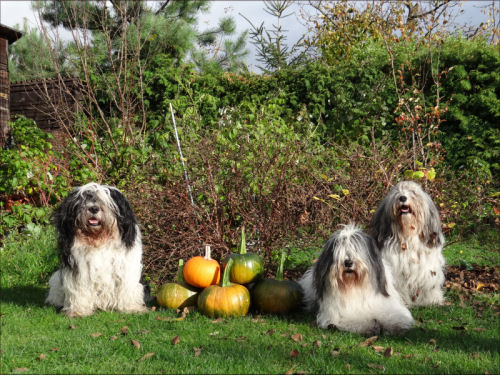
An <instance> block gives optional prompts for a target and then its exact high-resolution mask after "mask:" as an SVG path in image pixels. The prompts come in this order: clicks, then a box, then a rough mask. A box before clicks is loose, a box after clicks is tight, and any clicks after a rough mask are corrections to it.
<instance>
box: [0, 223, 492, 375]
mask: <svg viewBox="0 0 500 375" xmlns="http://www.w3.org/2000/svg"><path fill="white" fill-rule="evenodd" d="M497 240H498V238H497ZM488 243H489V244H490V245H486V246H484V245H483V246H481V245H480V243H479V242H478V240H477V239H472V240H469V241H467V242H456V243H454V244H453V245H450V246H448V247H447V248H446V249H445V256H446V258H447V260H448V262H450V263H451V264H455V265H459V264H460V263H464V264H465V263H466V264H475V263H478V264H481V265H486V266H491V265H495V266H498V265H499V258H498V241H497V242H493V244H492V243H491V242H488ZM53 246H54V243H53V233H51V231H50V230H49V231H43V232H42V233H41V234H39V235H31V236H26V235H24V236H17V237H15V238H9V239H8V241H7V243H6V244H5V245H4V246H3V247H2V248H1V250H0V266H1V268H0V269H1V271H2V274H1V287H2V289H1V295H0V296H1V304H0V314H1V317H0V324H1V341H0V355H1V365H0V373H50V374H55V373H188V374H194V373H200V374H206V373H238V374H244V373H252V374H254V373H281V374H283V373H310V374H314V373H322V374H323V373H398V374H399V373H440V374H441V373H453V374H456V373H464V374H465V373H467V374H469V373H498V372H499V371H500V367H499V363H500V353H499V350H500V332H499V317H500V316H499V294H498V292H494V291H486V292H485V291H467V290H462V289H460V288H458V289H457V288H455V289H450V290H449V291H448V292H447V299H448V302H447V304H446V305H445V306H441V307H428V308H418V309H414V310H412V313H413V316H414V317H415V319H416V321H417V324H416V326H415V327H414V328H413V329H412V330H411V331H410V332H408V333H407V334H406V335H405V336H401V337H388V336H380V337H378V339H377V340H376V341H375V342H373V343H372V344H370V345H367V346H364V347H360V344H361V343H362V342H363V341H365V339H366V338H365V337H362V336H360V335H357V334H350V333H344V332H339V331H334V330H320V329H318V328H317V327H315V325H314V324H312V322H313V321H314V318H313V317H312V316H308V315H305V314H296V315H291V316H288V317H287V318H282V317H275V316H259V315H252V314H251V315H249V316H247V317H244V318H235V319H222V320H213V319H210V318H207V317H205V316H202V315H200V314H199V313H198V312H196V311H191V312H189V313H188V314H185V316H182V315H180V314H178V313H177V312H175V311H173V310H163V309H156V310H155V311H149V312H147V313H145V314H142V315H126V314H120V313H110V312H99V313H96V314H94V315H93V316H90V317H87V318H80V319H70V318H67V317H65V316H64V315H62V314H58V313H56V312H55V310H54V309H53V308H52V307H47V306H45V305H44V304H43V301H44V298H45V295H46V293H47V284H46V280H47V279H48V276H50V272H51V270H50V269H49V268H53V267H55V264H56V260H55V258H54V248H53ZM460 251H462V253H460ZM492 272H498V270H493V271H492ZM384 353H386V354H385V355H384Z"/></svg>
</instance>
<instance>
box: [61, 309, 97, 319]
mask: <svg viewBox="0 0 500 375" xmlns="http://www.w3.org/2000/svg"><path fill="white" fill-rule="evenodd" d="M63 310H64V309H63ZM64 314H65V315H66V316H67V317H68V318H82V317H84V316H89V315H92V311H77V310H65V311H64Z"/></svg>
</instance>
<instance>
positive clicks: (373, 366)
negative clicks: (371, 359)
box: [366, 363, 385, 371]
mask: <svg viewBox="0 0 500 375" xmlns="http://www.w3.org/2000/svg"><path fill="white" fill-rule="evenodd" d="M366 366H368V367H369V368H376V369H379V370H382V371H385V367H384V366H382V365H377V364H376V363H368V364H367V365H366Z"/></svg>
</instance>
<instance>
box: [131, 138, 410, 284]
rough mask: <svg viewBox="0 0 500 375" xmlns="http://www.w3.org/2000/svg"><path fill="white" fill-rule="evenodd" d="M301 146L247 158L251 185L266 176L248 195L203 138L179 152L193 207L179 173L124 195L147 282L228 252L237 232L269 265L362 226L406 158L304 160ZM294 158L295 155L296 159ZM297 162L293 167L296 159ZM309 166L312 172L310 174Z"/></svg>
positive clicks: (333, 153)
mask: <svg viewBox="0 0 500 375" xmlns="http://www.w3.org/2000/svg"><path fill="white" fill-rule="evenodd" d="M303 146H304V145H303V144H301V142H300V141H299V142H295V144H293V145H288V147H287V148H286V150H285V149H283V150H281V151H282V152H281V154H280V157H279V158H278V157H276V158H267V157H265V153H264V151H262V150H261V151H262V152H263V153H262V154H260V155H257V157H256V158H255V160H256V161H255V163H256V165H255V168H254V179H255V180H256V181H265V179H261V177H262V176H272V181H270V182H269V181H268V180H267V181H268V182H269V186H268V188H267V189H264V187H263V189H262V190H261V191H263V192H265V193H263V194H261V195H256V196H254V197H252V194H250V193H249V192H250V191H251V190H250V189H249V180H248V178H247V177H245V175H244V173H242V172H241V171H238V170H237V169H232V170H228V169H227V165H226V163H225V161H224V160H223V158H222V157H221V155H226V157H228V158H229V160H232V159H231V158H234V159H237V158H238V157H241V155H240V156H238V155H236V154H231V153H229V155H228V150H227V149H226V150H220V149H219V150H217V151H218V152H215V151H216V143H215V142H214V139H210V137H207V138H205V139H203V140H202V141H201V142H196V145H195V144H193V145H190V147H187V148H186V151H187V152H186V154H188V155H190V156H189V159H188V160H189V164H188V166H189V171H188V172H189V175H190V181H191V187H192V191H193V195H194V197H196V200H195V205H191V203H190V200H189V197H188V194H187V188H186V184H185V181H184V180H183V179H182V178H181V176H180V175H179V176H178V177H177V178H169V179H167V182H166V183H165V184H164V185H163V186H152V185H149V186H144V185H141V186H139V187H137V188H133V189H130V193H128V195H129V199H130V200H131V203H132V206H133V207H134V209H135V210H136V213H137V216H138V219H139V221H140V223H141V225H142V228H143V237H144V238H143V240H144V264H145V272H146V273H147V274H149V275H150V276H151V277H152V280H154V281H155V282H158V283H161V282H164V281H166V280H171V279H173V277H174V274H175V272H176V269H177V265H178V259H180V258H183V259H185V260H186V259H188V258H190V257H192V256H195V255H200V253H202V252H203V248H204V245H205V244H209V245H211V247H212V254H213V257H214V258H215V259H218V260H220V259H222V258H223V257H224V256H225V255H226V254H228V253H230V252H231V251H232V250H233V249H235V248H236V246H237V244H238V242H239V239H240V231H241V227H242V226H245V228H246V233H247V241H248V242H249V243H253V244H254V246H253V250H252V251H258V250H257V249H259V250H261V254H262V255H263V257H264V261H265V263H269V262H270V260H271V255H272V252H273V250H277V249H280V248H283V247H285V246H286V245H287V244H289V243H291V242H292V243H293V242H297V241H298V240H300V241H301V243H304V242H305V243H307V242H308V241H312V243H314V244H317V243H318V240H319V241H320V240H321V239H326V238H328V236H329V235H330V234H331V232H333V231H334V230H335V229H336V228H337V226H338V224H341V223H348V222H350V221H354V222H357V223H360V224H362V225H366V224H367V223H368V221H369V219H370V217H371V214H372V213H373V210H375V208H376V207H377V205H378V203H379V202H380V200H381V199H382V198H383V196H384V195H385V194H386V193H387V191H388V190H389V189H390V187H391V186H392V184H394V183H395V182H397V181H396V180H397V179H398V177H399V176H401V175H402V174H403V171H404V170H406V169H408V168H409V166H410V164H411V160H410V157H409V156H407V155H410V154H409V152H407V150H406V149H401V148H398V150H397V151H395V150H394V149H392V148H391V147H387V146H383V145H381V144H376V145H373V146H372V147H371V148H368V147H362V146H353V145H351V146H350V147H349V148H344V147H341V146H339V145H333V146H331V147H328V148H324V150H323V152H322V153H321V155H312V154H309V155H308V154H307V153H306V151H307V149H306V148H304V147H303ZM297 152H299V153H302V154H300V155H298V154H297ZM298 159H300V160H302V161H303V163H299V164H297V163H296V162H295V161H296V160H298ZM312 166H315V168H312Z"/></svg>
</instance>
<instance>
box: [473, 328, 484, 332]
mask: <svg viewBox="0 0 500 375" xmlns="http://www.w3.org/2000/svg"><path fill="white" fill-rule="evenodd" d="M472 330H473V331H476V332H486V328H482V327H474V328H472Z"/></svg>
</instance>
